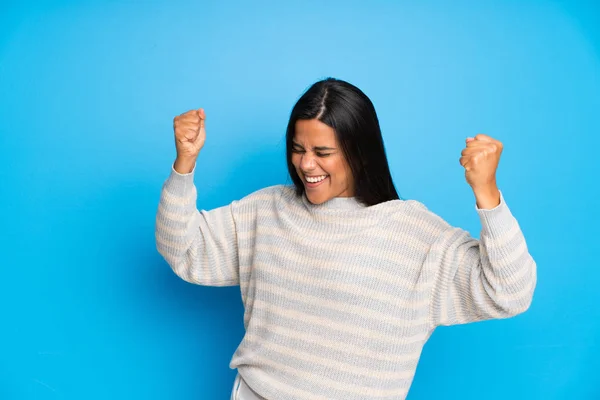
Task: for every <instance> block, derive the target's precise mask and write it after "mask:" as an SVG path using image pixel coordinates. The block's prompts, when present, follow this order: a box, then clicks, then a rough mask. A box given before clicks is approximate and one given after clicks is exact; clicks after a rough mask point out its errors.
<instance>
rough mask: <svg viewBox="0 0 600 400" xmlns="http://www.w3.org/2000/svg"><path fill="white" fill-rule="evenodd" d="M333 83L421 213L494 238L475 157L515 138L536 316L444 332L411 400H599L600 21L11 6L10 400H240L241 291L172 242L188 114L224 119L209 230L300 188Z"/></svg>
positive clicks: (426, 13) (4, 293) (3, 377)
mask: <svg viewBox="0 0 600 400" xmlns="http://www.w3.org/2000/svg"><path fill="white" fill-rule="evenodd" d="M326 76H334V77H338V78H341V79H345V80H348V81H350V82H351V83H353V84H355V85H357V86H358V87H360V88H361V89H362V90H363V91H364V92H365V93H366V94H367V95H368V96H369V97H370V98H371V99H372V101H373V103H374V104H375V107H376V109H377V111H378V115H379V118H380V122H381V126H382V130H383V135H384V140H385V144H386V148H387V152H388V156H389V159H390V164H391V169H392V173H393V177H394V180H395V183H396V186H397V188H398V190H399V192H400V194H401V196H402V197H403V198H405V199H416V200H419V201H422V202H423V203H425V204H426V205H427V206H428V207H429V208H430V209H431V210H432V211H434V212H436V213H438V214H439V215H440V216H442V217H443V218H445V219H446V220H447V221H448V222H450V223H452V224H454V225H456V226H460V227H462V228H464V229H467V230H469V231H470V232H471V233H472V234H473V235H474V236H476V237H479V230H480V223H479V220H478V217H477V215H476V213H475V211H474V198H473V195H472V193H471V191H470V188H469V187H468V185H467V184H466V182H465V180H464V171H463V169H462V167H461V166H460V164H459V162H458V159H459V157H460V151H461V150H462V148H463V146H464V140H465V138H466V137H468V136H473V135H474V134H476V133H480V132H482V133H486V134H488V135H491V136H493V137H495V138H497V139H499V140H501V141H502V142H503V143H504V146H505V150H504V153H503V156H502V160H501V162H500V169H499V171H498V182H499V185H500V188H501V190H503V192H504V195H505V198H506V200H507V203H508V204H509V206H510V207H511V210H512V211H513V213H514V214H515V216H516V217H517V219H518V220H519V222H520V224H521V227H522V229H523V231H524V233H525V236H526V238H527V240H528V245H529V249H530V251H531V253H532V254H533V256H534V258H535V259H536V261H537V263H538V268H539V271H538V273H539V278H538V287H537V291H536V293H535V298H534V301H533V304H532V306H531V308H530V310H529V311H528V312H527V313H525V314H523V315H520V316H518V317H516V318H512V319H509V320H503V321H489V322H481V323H476V324H471V325H464V326H455V327H448V328H440V329H438V330H437V331H436V332H435V333H434V335H433V336H432V338H431V340H430V341H429V343H428V344H427V345H426V346H425V350H424V353H423V356H422V358H421V361H420V364H419V367H418V369H417V374H416V378H415V381H414V384H413V387H412V389H411V392H410V394H409V399H410V400H419V399H461V400H467V399H492V400H494V399H507V398H510V399H544V400H552V399H600V372H599V371H600V347H599V342H598V339H599V337H600V311H599V304H600V295H599V294H598V286H599V283H600V265H599V263H598V261H597V252H598V250H599V247H600V246H599V245H598V242H599V239H600V237H599V234H598V223H599V222H600V218H599V217H600V213H599V211H598V208H599V207H598V206H599V202H598V195H599V191H598V185H599V184H600V178H599V177H598V175H599V173H600V169H599V167H598V165H599V161H598V149H599V145H600V140H599V139H598V136H599V134H600V129H599V128H600V122H599V121H600V6H597V5H595V4H594V3H593V2H577V1H573V2H567V1H562V2H559V1H472V2H467V1H458V2H456V1H455V2H446V1H420V2H409V1H396V2H394V1H391V0H389V1H381V0H375V1H371V2H364V1H361V2H359V1H326V2H325V1H315V0H308V1H306V0H305V1H293V2H287V1H286V2H275V1H273V2H263V1H253V2H242V1H222V2H217V1H211V2H202V1H196V2H192V1H188V2H184V1H167V0H148V1H140V2H135V1H105V2H101V1H92V0H90V1H80V2H77V1H43V2H27V1H25V2H18V1H14V2H10V1H9V2H6V1H4V2H2V3H1V5H0V115H1V117H0V160H1V163H0V179H1V181H0V183H1V185H0V194H1V195H0V225H1V229H0V235H1V240H0V246H2V247H1V251H2V255H3V257H2V258H1V259H0V271H1V279H0V311H1V313H0V316H1V320H0V321H1V326H0V328H1V329H0V399H7V400H12V399H78V400H79V399H189V400H192V399H227V398H228V396H229V393H230V390H231V385H232V383H233V378H234V374H235V372H234V371H232V370H230V369H229V367H228V365H229V361H230V358H231V356H232V354H233V352H234V351H235V349H236V347H237V345H238V343H239V341H240V340H241V338H242V336H243V333H244V331H243V324H242V315H243V308H242V303H241V296H240V292H239V287H229V288H211V287H201V286H194V285H191V284H188V283H186V282H184V281H182V280H180V279H179V278H177V277H176V276H175V275H174V274H173V273H172V272H171V270H170V268H169V266H168V265H167V264H166V263H165V262H164V261H163V259H162V258H161V257H160V255H159V254H158V253H157V251H156V247H155V242H154V218H155V212H156V208H157V205H158V199H159V194H160V189H161V185H162V183H163V182H164V180H165V179H166V177H167V176H168V173H169V172H170V167H171V163H172V162H173V160H174V156H175V151H174V145H173V132H172V121H173V117H174V116H175V115H178V114H180V113H182V112H185V111H187V110H189V109H193V108H199V107H204V108H205V110H206V114H207V142H206V146H205V148H204V150H203V152H202V155H201V158H200V159H199V161H198V166H197V174H196V185H197V187H198V192H199V195H198V207H199V208H204V209H211V208H214V207H217V206H220V205H224V204H227V203H229V202H231V201H232V200H234V199H238V198H240V197H242V196H244V195H246V194H248V193H250V192H252V191H254V190H257V189H259V188H262V187H265V186H268V185H273V184H278V183H289V180H288V178H287V175H286V169H285V161H284V141H283V138H284V132H285V126H286V123H287V118H288V116H289V113H290V111H291V108H292V106H293V105H294V103H295V101H296V100H297V99H298V98H299V96H300V95H301V94H302V92H303V91H304V90H305V89H306V88H307V87H308V86H309V85H311V84H312V83H313V82H315V81H316V80H318V79H321V78H324V77H326ZM274 400H275V399H274ZM277 400H279V399H277Z"/></svg>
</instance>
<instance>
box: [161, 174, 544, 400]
mask: <svg viewBox="0 0 600 400" xmlns="http://www.w3.org/2000/svg"><path fill="white" fill-rule="evenodd" d="M193 177H194V171H192V172H191V173H189V174H179V173H178V172H176V171H175V170H174V169H173V168H171V173H170V175H169V177H168V179H167V180H166V182H165V183H164V185H163V187H162V192H161V197H160V203H159V206H158V212H157V216H156V243H157V249H158V251H159V253H160V254H161V255H162V256H163V257H164V258H165V259H166V261H167V262H168V264H169V265H170V266H171V268H172V269H173V271H174V272H175V273H176V274H177V275H178V276H179V277H181V278H182V279H184V280H186V281H188V282H192V283H195V284H199V285H208V286H232V285H239V286H240V290H241V297H242V301H243V305H244V310H245V311H244V327H245V331H246V333H245V336H244V337H243V339H242V341H241V343H240V345H239V347H238V348H237V349H236V351H235V353H234V355H233V357H232V359H231V363H230V367H231V368H237V370H238V372H239V374H240V375H241V377H242V379H243V380H244V381H245V382H246V383H247V385H248V386H250V387H251V388H252V389H253V390H254V391H255V392H256V393H257V394H258V395H260V396H261V397H263V398H265V399H268V400H280V399H289V400H296V399H297V400H300V399H310V400H316V399H323V400H325V399H327V400H331V399H343V400H366V399H379V400H381V399H404V398H405V397H406V395H407V393H408V390H409V387H410V385H411V382H412V380H413V377H414V374H415V370H416V367H417V363H418V361H419V357H420V354H421V351H422V348H423V346H424V344H425V342H426V341H427V339H428V338H429V336H430V335H431V333H432V332H433V330H434V329H435V328H436V327H437V326H440V325H452V324H463V323H468V322H473V321H481V320H486V319H492V318H507V317H511V316H514V315H517V314H519V313H521V312H523V311H525V310H526V309H527V308H528V307H529V305H530V303H531V300H532V296H533V291H534V288H535V285H536V264H535V262H534V260H533V258H532V257H531V255H530V254H529V252H528V249H527V245H526V242H525V239H524V237H523V234H522V231H521V230H520V227H519V225H518V223H517V221H516V219H515V218H514V217H513V215H512V214H511V212H510V211H509V209H508V207H507V205H506V203H505V201H504V197H503V195H502V194H501V202H500V204H499V205H498V206H497V207H495V208H494V209H491V210H484V209H479V208H477V206H476V205H475V209H476V212H477V213H478V215H479V217H480V220H481V224H482V230H481V235H480V239H479V240H477V239H474V238H473V237H471V236H470V235H469V233H468V232H467V231H464V230H462V229H460V228H456V227H452V226H450V225H449V224H448V223H446V222H445V221H444V220H443V219H441V218H440V217H438V216H437V215H435V214H434V213H432V212H431V211H429V210H428V209H427V208H426V207H425V206H424V205H423V204H421V203H420V202H418V201H415V200H392V201H388V202H384V203H381V204H378V205H374V206H369V207H366V206H364V205H362V204H361V203H359V202H358V201H357V200H356V199H355V198H341V197H338V198H334V199H332V200H329V201H328V202H326V203H323V204H321V205H315V204H312V203H310V202H309V201H308V200H307V198H306V197H305V196H297V195H296V194H295V192H294V188H293V186H286V185H277V186H272V187H267V188H265V189H262V190H258V191H256V192H254V193H252V194H250V195H248V196H246V197H244V198H242V199H240V200H236V201H233V202H232V203H231V204H229V205H227V206H223V207H219V208H215V209H213V210H210V211H206V210H198V209H197V208H196V207H197V206H196V200H197V192H196V187H195V185H194V182H193Z"/></svg>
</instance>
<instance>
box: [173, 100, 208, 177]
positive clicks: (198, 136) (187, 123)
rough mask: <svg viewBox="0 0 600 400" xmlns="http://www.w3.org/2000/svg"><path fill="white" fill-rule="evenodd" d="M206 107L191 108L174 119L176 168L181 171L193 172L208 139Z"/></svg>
mask: <svg viewBox="0 0 600 400" xmlns="http://www.w3.org/2000/svg"><path fill="white" fill-rule="evenodd" d="M205 120H206V114H205V113H204V109H202V108H200V109H198V110H191V111H188V112H186V113H183V114H181V115H178V116H176V117H175V118H174V119H173V131H174V132H175V148H176V149H177V159H176V160H175V164H174V168H175V170H176V171H177V172H179V173H182V174H184V173H188V172H191V171H192V170H193V168H194V165H195V164H196V159H197V158H198V154H199V153H200V150H201V149H202V147H203V146H204V141H205V140H206V130H205V128H204V121H205Z"/></svg>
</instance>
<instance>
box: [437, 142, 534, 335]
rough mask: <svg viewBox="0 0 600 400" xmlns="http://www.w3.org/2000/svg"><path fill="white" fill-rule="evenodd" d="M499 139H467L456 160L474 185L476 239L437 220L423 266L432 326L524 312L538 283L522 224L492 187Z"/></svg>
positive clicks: (498, 155)
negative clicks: (430, 278)
mask: <svg viewBox="0 0 600 400" xmlns="http://www.w3.org/2000/svg"><path fill="white" fill-rule="evenodd" d="M501 153H502V143H500V142H499V141H497V140H495V139H492V138H490V137H489V136H486V135H481V134H480V135H477V136H475V138H469V139H467V146H466V148H465V149H464V150H463V152H462V157H461V158H460V163H461V165H463V167H464V168H465V177H466V179H467V182H468V183H469V185H470V186H471V188H472V189H473V193H474V195H475V199H476V207H475V208H476V210H477V213H478V215H479V217H480V220H481V224H482V229H481V235H480V239H479V240H476V239H474V238H472V237H471V236H470V235H469V233H468V232H466V231H464V230H462V229H459V228H454V227H450V226H449V225H447V224H446V223H445V222H441V220H439V221H438V223H437V225H438V228H439V234H438V238H437V239H436V240H435V242H434V243H433V245H432V246H431V249H430V252H429V255H428V257H427V260H426V264H427V266H426V268H429V270H432V271H435V279H434V284H433V289H432V292H431V313H430V316H431V320H430V321H431V324H432V325H433V326H437V325H452V324H461V323H467V322H473V321H480V320H486V319H493V318H508V317H511V316H514V315H517V314H519V313H522V312H524V311H525V310H527V309H528V308H529V306H530V304H531V301H532V298H533V292H534V289H535V286H536V282H537V271H536V268H537V267H536V263H535V261H534V259H533V257H532V256H531V254H529V251H528V248H527V243H526V241H525V237H524V235H523V232H522V231H521V228H520V226H519V224H518V222H517V220H516V219H515V217H514V216H513V215H512V213H511V212H510V210H509V208H508V206H507V205H506V203H505V201H504V197H503V195H502V193H501V192H500V191H499V190H498V188H497V186H496V169H497V166H498V163H499V160H500V155H501Z"/></svg>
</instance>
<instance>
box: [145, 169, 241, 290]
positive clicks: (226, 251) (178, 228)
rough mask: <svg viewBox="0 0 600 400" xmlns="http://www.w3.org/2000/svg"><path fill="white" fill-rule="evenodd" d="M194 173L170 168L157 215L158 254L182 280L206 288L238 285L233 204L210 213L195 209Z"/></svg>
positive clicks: (156, 236)
mask: <svg viewBox="0 0 600 400" xmlns="http://www.w3.org/2000/svg"><path fill="white" fill-rule="evenodd" d="M193 176H194V171H192V172H190V173H188V174H180V173H178V172H177V171H175V169H174V168H173V167H171V173H170V175H169V177H168V178H167V180H166V181H165V183H164V184H163V187H162V191H161V195H160V202H159V205H158V211H157V214H156V225H155V238H156V247H157V250H158V252H159V253H160V254H161V255H162V256H163V257H164V259H165V260H166V261H167V263H168V264H169V265H170V266H171V268H172V269H173V271H174V272H175V273H176V274H177V275H178V276H179V277H180V278H182V279H184V280H185V281H188V282H191V283H195V284H199V285H206V286H234V285H238V284H239V268H238V249H237V235H236V226H235V220H234V218H233V213H232V208H233V206H234V203H235V202H233V203H232V204H230V205H228V206H223V207H219V208H216V209H213V210H211V211H205V210H201V211H199V210H198V209H197V208H196V199H197V192H196V187H195V186H194V178H193Z"/></svg>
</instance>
